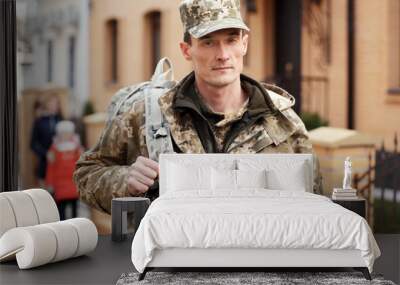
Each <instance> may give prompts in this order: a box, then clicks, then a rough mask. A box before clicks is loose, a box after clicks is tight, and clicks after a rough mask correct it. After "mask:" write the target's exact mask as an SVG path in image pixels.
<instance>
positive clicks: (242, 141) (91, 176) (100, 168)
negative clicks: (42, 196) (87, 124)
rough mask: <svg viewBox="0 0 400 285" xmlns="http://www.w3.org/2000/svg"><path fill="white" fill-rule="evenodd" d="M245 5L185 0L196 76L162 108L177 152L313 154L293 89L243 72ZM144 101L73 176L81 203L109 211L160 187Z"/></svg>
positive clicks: (189, 55) (187, 49) (186, 51)
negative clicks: (147, 137)
mask: <svg viewBox="0 0 400 285" xmlns="http://www.w3.org/2000/svg"><path fill="white" fill-rule="evenodd" d="M239 3H240V1H239V0H220V1H211V0H184V1H182V3H181V5H180V14H181V20H182V23H183V26H184V41H183V42H182V43H180V49H181V51H182V54H183V56H184V58H185V59H186V60H188V61H190V62H191V63H192V66H193V72H191V73H190V74H188V75H187V76H186V77H185V78H183V79H182V80H181V81H180V82H179V83H178V84H177V85H176V86H175V87H174V88H172V89H171V90H170V91H169V92H167V93H166V94H164V95H162V96H161V97H160V100H159V105H160V108H161V111H162V113H163V115H164V116H165V118H166V120H167V122H168V124H169V126H170V131H171V137H172V141H173V146H174V151H175V152H177V153H310V152H311V151H312V149H311V143H310V141H309V138H308V134H307V131H306V129H305V127H304V124H303V122H302V121H301V119H300V118H299V117H298V116H297V115H296V113H295V112H294V111H293V110H292V109H291V107H292V106H293V105H294V98H293V97H292V96H291V95H289V94H288V93H287V92H286V91H284V90H282V89H280V88H278V87H276V86H272V85H267V84H262V83H259V82H257V81H256V80H254V79H251V78H249V77H247V76H245V75H243V74H241V72H242V70H243V57H244V55H245V54H246V52H247V46H248V32H249V28H248V27H247V26H246V25H245V23H244V22H243V20H242V18H241V15H240V7H239V5H240V4H239ZM144 123H145V119H144V102H143V100H141V101H138V102H135V103H134V104H133V105H132V106H131V107H130V110H128V111H127V112H124V113H122V114H120V115H119V116H117V117H115V118H114V119H113V120H112V121H111V122H109V123H108V124H107V126H106V128H105V130H104V131H103V134H102V136H101V138H100V140H99V142H98V144H97V145H96V146H95V147H94V149H92V150H89V151H88V152H86V153H85V154H83V155H82V157H81V159H80V160H79V161H78V163H77V167H76V171H75V174H74V179H75V182H76V184H77V186H78V189H79V192H80V195H81V199H83V200H84V201H86V202H87V203H89V204H90V205H91V206H94V207H96V208H98V209H101V210H103V211H106V212H108V213H110V211H111V200H112V198H114V197H123V196H129V195H132V196H142V195H144V194H145V193H146V192H147V191H148V190H149V188H150V187H151V186H152V185H154V184H155V181H156V180H157V177H158V174H159V173H158V172H159V168H158V163H157V162H155V161H153V160H151V159H149V158H148V152H147V147H146V144H145V133H144Z"/></svg>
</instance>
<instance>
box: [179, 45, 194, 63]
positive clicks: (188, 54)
mask: <svg viewBox="0 0 400 285" xmlns="http://www.w3.org/2000/svg"><path fill="white" fill-rule="evenodd" d="M179 47H180V48H181V51H182V54H183V57H184V58H185V59H186V60H189V61H191V60H192V54H191V50H190V47H191V46H190V45H189V44H188V43H186V42H181V43H180V44H179Z"/></svg>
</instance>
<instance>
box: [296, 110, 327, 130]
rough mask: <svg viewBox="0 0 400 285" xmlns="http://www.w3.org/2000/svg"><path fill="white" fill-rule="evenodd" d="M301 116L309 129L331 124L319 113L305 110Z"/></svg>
mask: <svg viewBox="0 0 400 285" xmlns="http://www.w3.org/2000/svg"><path fill="white" fill-rule="evenodd" d="M300 118H301V119H302V120H303V122H304V125H305V126H306V129H307V130H308V131H311V130H313V129H316V128H319V127H324V126H328V124H329V123H328V121H327V120H324V119H322V118H321V116H320V115H318V114H317V113H310V112H303V113H301V115H300Z"/></svg>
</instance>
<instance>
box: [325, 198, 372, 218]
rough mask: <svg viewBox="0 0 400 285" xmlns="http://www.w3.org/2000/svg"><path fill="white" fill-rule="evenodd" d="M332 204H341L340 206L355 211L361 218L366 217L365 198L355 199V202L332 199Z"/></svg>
mask: <svg viewBox="0 0 400 285" xmlns="http://www.w3.org/2000/svg"><path fill="white" fill-rule="evenodd" d="M332 202H334V203H336V204H339V205H340V206H342V207H344V208H346V209H348V210H350V211H353V212H354V213H357V214H359V215H360V216H361V217H363V218H364V219H365V216H366V214H365V213H366V212H365V209H366V204H367V201H366V200H365V199H364V198H359V197H357V198H355V199H353V200H340V199H332Z"/></svg>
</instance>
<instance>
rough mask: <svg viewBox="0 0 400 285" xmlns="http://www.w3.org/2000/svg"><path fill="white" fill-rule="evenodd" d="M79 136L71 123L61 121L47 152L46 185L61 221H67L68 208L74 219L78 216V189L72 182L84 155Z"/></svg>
mask: <svg viewBox="0 0 400 285" xmlns="http://www.w3.org/2000/svg"><path fill="white" fill-rule="evenodd" d="M82 151H83V150H82V146H81V143H80V139H79V136H78V135H77V134H75V125H74V123H72V122H71V121H61V122H59V123H57V125H56V135H55V136H54V139H53V144H52V145H51V147H50V149H49V151H48V152H47V172H46V184H47V186H48V189H49V190H50V191H53V195H54V199H55V200H56V203H57V207H58V211H59V212H60V219H61V220H65V210H66V207H67V206H69V205H70V206H71V207H72V218H74V217H76V216H77V201H78V198H79V195H78V192H77V189H76V187H75V184H74V182H73V180H72V174H73V172H74V170H75V163H76V161H77V160H78V159H79V157H80V155H81V153H82Z"/></svg>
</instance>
